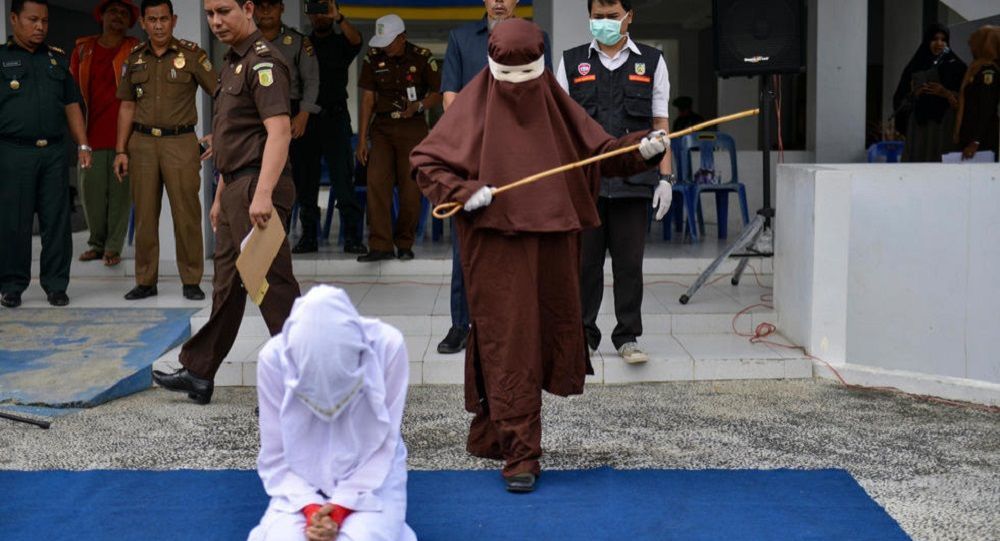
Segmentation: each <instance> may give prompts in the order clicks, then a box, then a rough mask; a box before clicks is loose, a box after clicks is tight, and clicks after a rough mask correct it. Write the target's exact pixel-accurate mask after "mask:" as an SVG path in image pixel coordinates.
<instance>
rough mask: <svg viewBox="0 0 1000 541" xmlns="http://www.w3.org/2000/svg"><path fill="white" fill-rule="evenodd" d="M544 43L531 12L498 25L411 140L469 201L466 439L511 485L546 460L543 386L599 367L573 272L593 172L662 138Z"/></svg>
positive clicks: (436, 198) (554, 386)
mask: <svg viewBox="0 0 1000 541" xmlns="http://www.w3.org/2000/svg"><path fill="white" fill-rule="evenodd" d="M543 49H544V45H543V35H542V31H541V30H540V29H539V28H538V27H537V26H536V25H535V24H534V23H531V22H528V21H525V20H521V19H512V20H508V21H504V22H503V23H501V24H499V25H497V27H496V29H495V30H494V31H493V32H491V33H490V38H489V49H488V52H489V67H488V68H487V69H484V70H483V71H482V72H480V73H479V75H478V76H476V78H474V79H473V80H472V81H470V82H469V84H468V85H467V86H466V87H465V88H464V89H463V90H462V91H461V92H460V93H459V94H458V96H457V97H456V99H455V101H454V102H453V103H452V105H451V107H449V108H448V111H447V112H446V113H445V115H444V116H443V117H442V118H441V119H440V120H439V121H438V123H437V125H436V126H435V127H434V129H433V131H431V132H430V134H429V135H428V136H427V138H426V139H424V141H423V142H422V143H421V144H420V145H418V146H417V147H416V148H415V149H414V150H413V152H412V153H411V154H410V162H411V165H412V166H413V177H414V179H415V180H416V182H417V184H418V185H419V187H420V189H421V190H422V191H423V193H424V194H425V195H426V196H427V198H428V199H430V200H431V201H432V202H433V203H434V204H440V203H445V202H449V201H457V202H461V203H463V204H464V211H463V212H460V213H459V214H458V215H457V216H456V224H457V231H458V235H459V241H460V243H461V245H462V251H461V261H462V271H463V274H464V277H465V280H466V284H468V294H469V307H470V311H471V313H472V329H471V332H470V335H469V342H468V349H467V351H466V359H465V360H466V362H465V367H466V368H465V407H466V409H467V410H468V411H470V412H472V413H474V414H475V417H474V418H473V420H472V425H471V426H470V428H469V438H468V444H467V449H468V451H469V453H471V454H473V455H475V456H479V457H485V458H492V459H502V460H505V461H506V464H505V466H504V468H503V471H502V474H503V477H504V478H505V480H506V486H507V490H510V491H512V492H530V491H531V490H533V488H534V484H535V479H536V477H537V476H538V474H539V473H540V465H539V462H538V459H539V458H540V457H541V454H542V448H541V439H542V425H541V407H542V396H541V391H542V390H543V389H544V390H546V391H548V392H550V393H552V394H556V395H559V396H567V395H572V394H580V393H582V392H583V384H584V379H585V377H586V374H588V373H593V369H592V368H591V366H590V361H589V359H588V355H587V346H586V342H585V341H584V334H583V318H582V313H581V307H580V291H579V286H578V284H577V277H578V276H579V273H580V269H579V265H580V257H579V232H580V231H581V230H582V229H584V228H589V227H596V226H597V225H599V223H600V221H599V218H598V214H597V207H596V200H597V196H598V190H599V187H600V179H601V176H605V177H626V176H630V175H634V174H636V173H639V172H641V171H645V170H647V169H651V168H653V167H654V166H655V165H656V164H657V163H659V157H660V156H662V153H663V151H664V142H663V140H662V139H660V138H658V137H645V138H643V136H644V135H646V133H645V132H643V133H633V134H629V135H627V136H625V137H623V138H621V139H614V138H612V137H611V136H610V135H608V134H607V133H606V132H605V131H604V130H603V129H602V128H601V126H600V125H599V124H598V123H597V122H596V121H594V120H592V119H591V118H590V116H589V115H588V114H587V112H586V111H585V110H584V109H582V108H581V107H580V106H579V105H578V104H577V103H576V102H575V101H573V100H572V98H570V97H569V95H567V94H566V93H565V92H563V90H562V89H561V88H560V87H559V84H558V82H557V81H556V78H555V77H554V76H553V75H552V73H550V72H549V71H546V70H545V69H544V59H543V52H544V50H543ZM657 135H662V132H660V133H659V134H657ZM640 139H641V140H642V141H641V147H640V150H639V151H633V152H629V153H625V154H622V155H619V156H617V157H614V158H610V159H607V160H603V161H600V162H597V163H596V164H592V165H589V166H586V167H584V168H576V169H572V170H570V171H566V172H564V173H560V174H558V175H554V176H551V177H547V178H544V179H542V180H539V181H538V182H535V183H533V184H529V185H526V186H522V187H519V188H515V189H512V190H510V191H508V192H505V193H503V194H502V195H498V196H497V197H496V199H495V200H493V198H492V194H491V192H490V187H491V186H492V187H500V186H504V185H506V184H510V183H512V182H514V181H517V180H519V179H521V178H523V177H526V176H529V175H531V174H534V173H538V172H540V171H544V170H548V169H551V168H554V167H557V166H560V165H563V164H567V163H572V162H576V161H579V160H582V159H585V158H589V157H591V156H594V155H596V154H601V153H604V152H608V151H611V150H614V149H617V148H621V147H624V146H629V145H633V144H636V143H640ZM490 203H492V204H490Z"/></svg>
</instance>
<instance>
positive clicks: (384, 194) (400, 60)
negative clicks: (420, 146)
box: [357, 15, 441, 261]
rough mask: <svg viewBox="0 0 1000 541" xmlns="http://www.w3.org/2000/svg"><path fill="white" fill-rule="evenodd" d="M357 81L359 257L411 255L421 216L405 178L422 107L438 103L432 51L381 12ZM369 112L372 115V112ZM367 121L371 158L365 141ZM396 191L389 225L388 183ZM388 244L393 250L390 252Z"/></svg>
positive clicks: (421, 126)
mask: <svg viewBox="0 0 1000 541" xmlns="http://www.w3.org/2000/svg"><path fill="white" fill-rule="evenodd" d="M375 28H376V34H375V36H374V37H373V38H372V39H371V41H369V42H368V45H369V46H370V47H371V49H369V50H368V54H367V55H365V61H364V64H363V65H362V67H361V79H360V80H359V81H358V86H359V87H361V89H362V90H363V95H362V100H361V118H360V119H359V121H358V150H357V154H358V159H359V160H361V162H362V163H366V164H367V165H368V226H369V229H370V231H369V234H368V235H369V236H368V242H369V248H370V249H371V251H370V252H368V254H366V255H363V256H361V257H359V258H358V261H380V260H383V259H392V258H393V257H397V256H398V257H399V259H402V260H404V261H405V260H410V259H413V241H414V237H415V236H416V230H417V221H418V220H419V218H420V190H418V189H417V185H416V183H415V182H414V181H413V180H412V179H411V178H410V151H411V150H413V147H415V146H417V143H419V142H420V141H422V140H423V138H424V137H425V136H426V135H427V119H426V118H424V111H425V110H426V109H429V108H431V107H435V106H437V105H438V104H439V103H441V93H440V92H439V91H438V90H439V89H440V88H441V72H440V71H439V68H438V64H437V61H436V60H434V58H433V57H431V52H430V51H429V50H427V49H424V48H422V47H417V46H416V45H413V44H412V43H410V42H408V41H406V33H405V28H404V26H403V20H402V19H400V18H399V17H398V16H396V15H386V16H385V17H381V18H380V19H378V20H377V21H376V22H375ZM373 116H374V120H372V117H373ZM369 122H370V123H371V140H372V148H371V151H370V156H371V163H368V157H369V150H368V147H367V144H366V141H367V136H368V133H369V131H368V130H369ZM394 186H395V187H396V189H397V190H398V192H399V216H398V217H397V221H396V229H395V232H393V227H392V189H393V187H394ZM393 245H395V247H396V248H397V249H398V253H393Z"/></svg>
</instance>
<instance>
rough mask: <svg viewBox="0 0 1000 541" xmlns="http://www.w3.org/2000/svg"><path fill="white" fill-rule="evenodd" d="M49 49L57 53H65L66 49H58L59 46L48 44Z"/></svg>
mask: <svg viewBox="0 0 1000 541" xmlns="http://www.w3.org/2000/svg"><path fill="white" fill-rule="evenodd" d="M49 50H50V51H54V52H57V53H59V54H66V51H64V50H62V49H60V48H59V47H56V46H55V45H49Z"/></svg>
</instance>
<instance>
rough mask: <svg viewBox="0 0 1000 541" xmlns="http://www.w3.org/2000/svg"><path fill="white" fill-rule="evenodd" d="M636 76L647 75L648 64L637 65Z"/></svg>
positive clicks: (640, 63)
mask: <svg viewBox="0 0 1000 541" xmlns="http://www.w3.org/2000/svg"><path fill="white" fill-rule="evenodd" d="M635 74H636V75H646V64H645V63H644V62H636V63H635Z"/></svg>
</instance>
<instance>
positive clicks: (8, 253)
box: [0, 141, 73, 293]
mask: <svg viewBox="0 0 1000 541" xmlns="http://www.w3.org/2000/svg"><path fill="white" fill-rule="evenodd" d="M0 205H2V210H0V239H3V241H2V242H0V293H20V292H22V291H24V290H25V289H27V288H28V283H29V282H30V281H31V230H32V225H33V222H34V217H35V214H36V213H37V214H38V224H39V230H40V232H41V236H42V255H41V283H42V289H44V290H45V292H46V293H54V292H57V291H66V287H67V286H68V285H69V265H70V260H71V258H72V256H73V254H72V251H73V238H72V236H71V231H70V221H69V214H70V207H69V181H68V178H67V165H66V147H65V145H60V144H57V145H51V146H48V147H45V148H36V147H28V146H21V145H16V144H12V143H8V142H5V141H0Z"/></svg>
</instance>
